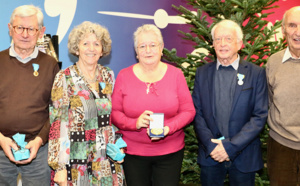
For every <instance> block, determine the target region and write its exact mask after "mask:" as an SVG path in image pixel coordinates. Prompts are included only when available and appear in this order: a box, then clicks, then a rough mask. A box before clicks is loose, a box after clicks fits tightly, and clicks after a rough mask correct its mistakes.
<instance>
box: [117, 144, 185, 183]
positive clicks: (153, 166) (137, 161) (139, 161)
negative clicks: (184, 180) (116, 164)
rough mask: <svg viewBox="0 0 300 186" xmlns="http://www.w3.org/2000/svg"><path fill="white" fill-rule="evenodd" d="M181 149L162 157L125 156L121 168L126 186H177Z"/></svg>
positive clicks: (181, 155) (181, 157)
mask: <svg viewBox="0 0 300 186" xmlns="http://www.w3.org/2000/svg"><path fill="white" fill-rule="evenodd" d="M183 151H184V150H183V149H182V150H180V151H178V152H175V153H171V154H167V155H163V156H135V155H129V154H126V156H125V159H124V163H123V168H124V172H125V178H126V183H127V185H128V186H177V185H178V182H179V178H180V170H181V164H182V160H183Z"/></svg>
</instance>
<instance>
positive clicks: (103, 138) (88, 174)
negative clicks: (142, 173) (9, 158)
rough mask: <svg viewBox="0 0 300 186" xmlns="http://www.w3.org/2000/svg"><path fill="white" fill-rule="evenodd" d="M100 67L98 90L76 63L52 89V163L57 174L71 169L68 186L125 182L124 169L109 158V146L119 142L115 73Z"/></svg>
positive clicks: (50, 147)
mask: <svg viewBox="0 0 300 186" xmlns="http://www.w3.org/2000/svg"><path fill="white" fill-rule="evenodd" d="M97 68H98V72H99V73H98V74H97V81H98V82H99V87H98V91H96V90H93V89H92V88H91V86H90V85H89V84H88V82H87V81H86V79H85V78H84V76H83V75H81V73H80V70H79V69H78V67H77V65H76V64H74V65H72V66H70V67H68V68H67V69H65V70H61V71H60V72H59V73H58V74H57V75H56V77H55V81H54V84H53V88H52V94H51V96H52V101H53V103H52V104H53V105H52V106H51V107H50V122H51V128H50V134H49V152H48V163H49V165H50V166H51V167H52V168H53V170H55V171H59V170H63V169H67V173H68V178H67V179H68V185H123V184H124V182H125V181H124V174H123V169H122V166H121V165H120V164H118V163H117V162H114V161H112V160H111V159H110V158H108V157H107V155H106V145H107V143H114V141H115V133H114V130H113V127H112V125H111V123H110V113H111V93H112V89H113V85H114V74H113V71H112V70H110V69H109V68H108V67H103V66H101V65H98V66H97ZM52 177H53V176H52ZM52 180H53V179H52Z"/></svg>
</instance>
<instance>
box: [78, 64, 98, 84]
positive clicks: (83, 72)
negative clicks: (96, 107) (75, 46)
mask: <svg viewBox="0 0 300 186" xmlns="http://www.w3.org/2000/svg"><path fill="white" fill-rule="evenodd" d="M80 66H81V65H78V70H79V72H80V74H81V75H82V76H83V77H84V79H86V81H87V82H88V83H90V84H92V83H95V82H96V81H97V72H98V68H97V67H96V69H95V73H94V76H93V77H92V78H90V75H89V73H85V70H82V68H81V67H80Z"/></svg>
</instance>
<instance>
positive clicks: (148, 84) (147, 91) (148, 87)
mask: <svg viewBox="0 0 300 186" xmlns="http://www.w3.org/2000/svg"><path fill="white" fill-rule="evenodd" d="M146 86H147V89H146V93H147V94H149V92H150V86H151V83H146Z"/></svg>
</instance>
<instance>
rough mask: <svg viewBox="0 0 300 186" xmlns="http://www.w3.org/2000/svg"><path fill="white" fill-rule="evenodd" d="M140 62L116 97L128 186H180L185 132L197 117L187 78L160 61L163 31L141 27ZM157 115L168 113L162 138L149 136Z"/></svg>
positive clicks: (119, 82)
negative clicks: (152, 116)
mask: <svg viewBox="0 0 300 186" xmlns="http://www.w3.org/2000/svg"><path fill="white" fill-rule="evenodd" d="M134 46H135V51H136V53H137V58H138V60H139V63H137V64H134V65H132V66H130V67H128V68H125V69H123V70H121V71H120V73H119V75H118V77H117V79H116V83H115V87H114V91H113V95H112V123H113V124H114V125H116V126H117V127H118V128H119V129H120V131H121V133H122V134H123V139H124V140H125V141H126V143H127V151H126V157H125V161H124V171H125V176H126V182H127V184H128V186H137V185H143V186H152V185H155V186H157V185H163V186H168V185H170V186H174V185H178V181H179V177H180V169H181V164H182V159H183V149H184V131H183V127H185V126H186V125H188V124H189V123H190V122H191V121H192V120H193V118H194V116H195V109H194V105H193V101H192V98H191V95H190V92H189V89H188V87H187V84H186V81H185V78H184V76H183V73H182V72H181V71H180V70H179V69H178V68H176V67H173V66H172V65H168V64H166V63H163V62H161V61H160V60H161V56H162V50H163V47H164V43H163V38H162V35H161V32H160V30H159V29H158V28H157V27H156V26H154V25H143V26H141V27H139V28H138V29H137V30H136V32H135V33H134ZM153 113H163V114H164V128H163V129H164V137H162V138H157V137H150V136H149V123H150V120H151V121H152V119H151V115H152V114H153Z"/></svg>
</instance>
